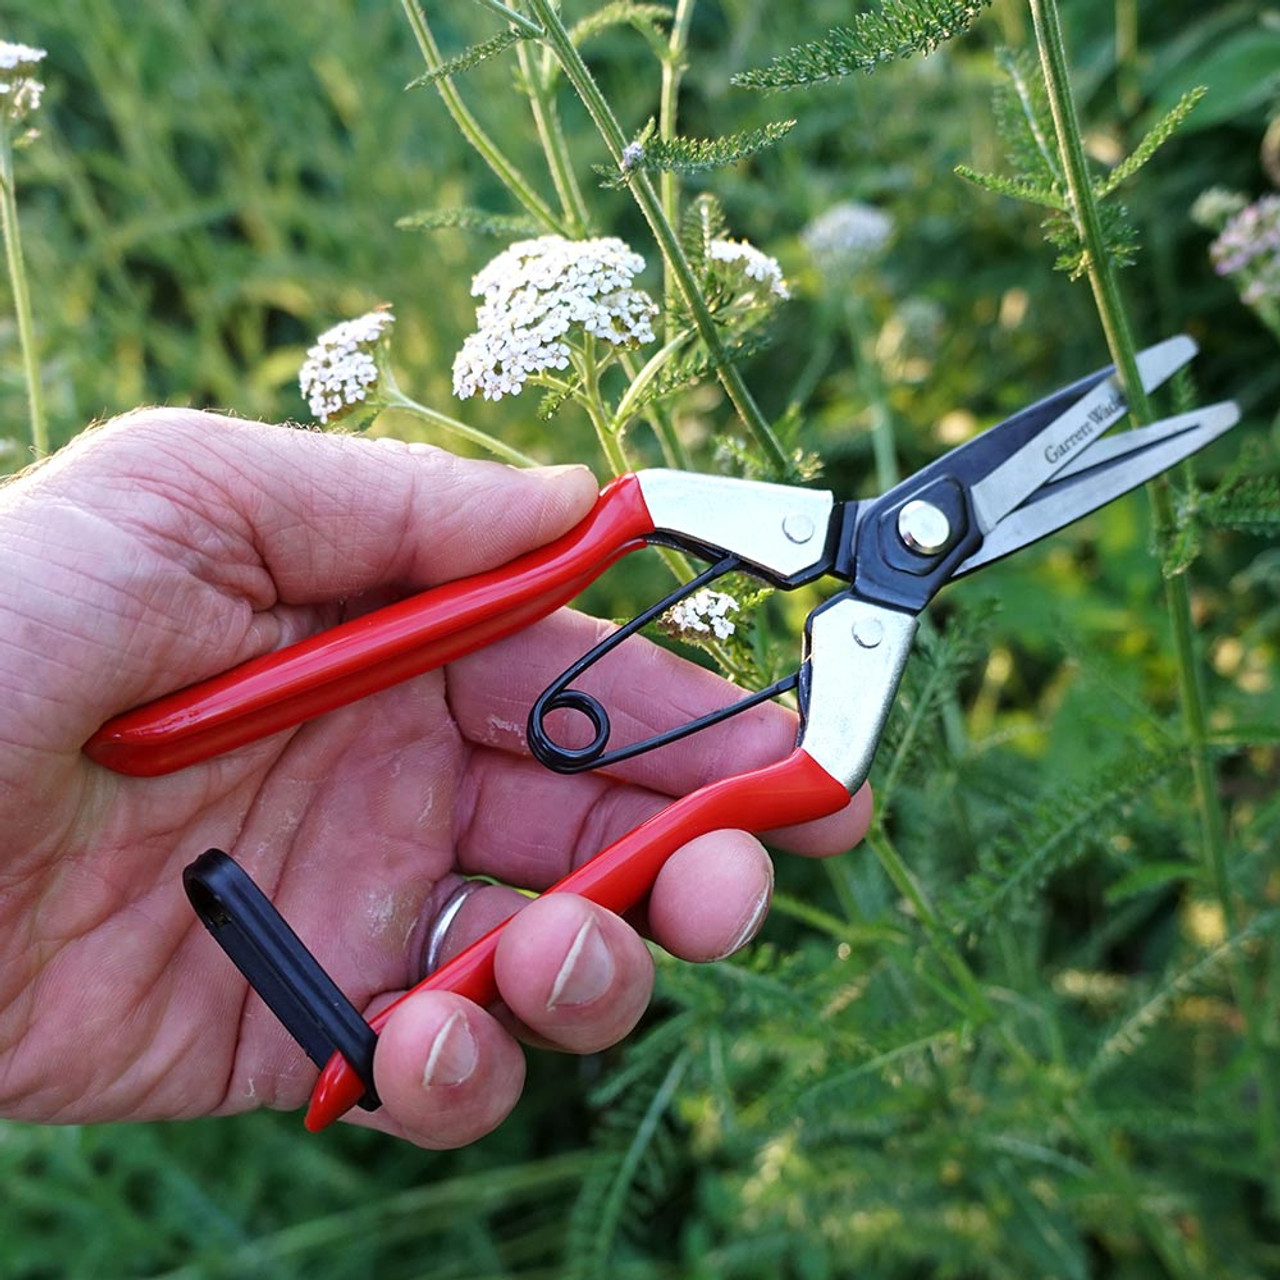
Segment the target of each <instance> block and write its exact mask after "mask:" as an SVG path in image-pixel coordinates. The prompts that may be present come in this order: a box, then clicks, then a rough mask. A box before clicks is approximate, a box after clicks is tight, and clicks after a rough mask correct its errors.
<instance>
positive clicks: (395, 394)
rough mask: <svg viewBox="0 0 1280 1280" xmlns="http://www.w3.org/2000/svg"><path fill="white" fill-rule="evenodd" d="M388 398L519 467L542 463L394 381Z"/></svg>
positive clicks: (394, 404)
mask: <svg viewBox="0 0 1280 1280" xmlns="http://www.w3.org/2000/svg"><path fill="white" fill-rule="evenodd" d="M386 397H387V401H386V404H387V408H388V409H399V410H401V411H402V412H404V413H411V414H413V416H414V417H415V418H421V419H422V420H423V421H424V422H429V423H430V424H431V425H432V426H433V427H439V428H440V429H441V430H442V431H448V432H450V433H451V434H452V435H455V436H460V437H461V438H462V439H463V440H469V441H471V443H472V444H476V445H479V446H480V448H482V449H484V450H486V451H487V452H489V453H491V454H493V456H494V457H495V458H501V459H502V461H503V462H509V463H511V464H512V465H513V466H516V467H536V466H538V461H537V459H536V458H531V457H529V455H528V454H526V453H521V452H520V450H519V449H513V448H512V447H511V446H510V445H509V444H503V442H502V441H501V440H497V439H495V438H494V437H493V436H491V435H489V433H488V432H487V431H481V430H479V429H478V428H476V427H470V426H468V425H467V424H466V423H465V422H459V421H458V419H457V418H451V417H449V415H448V414H447V413H440V412H438V411H437V410H435V409H429V408H428V407H427V406H426V405H425V404H419V403H418V402H417V401H416V400H414V399H412V398H410V397H409V396H407V395H405V394H404V392H403V391H401V390H400V388H399V387H397V386H395V384H394V383H393V384H392V385H391V386H389V387H387V388H386Z"/></svg>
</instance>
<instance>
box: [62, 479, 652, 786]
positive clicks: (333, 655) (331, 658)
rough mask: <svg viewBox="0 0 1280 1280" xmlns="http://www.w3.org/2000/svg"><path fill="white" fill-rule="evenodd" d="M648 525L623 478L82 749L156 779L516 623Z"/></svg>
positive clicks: (636, 490)
mask: <svg viewBox="0 0 1280 1280" xmlns="http://www.w3.org/2000/svg"><path fill="white" fill-rule="evenodd" d="M652 532H653V519H652V517H651V516H650V515H649V510H648V508H647V507H646V506H645V502H644V496H643V494H642V493H641V490H640V482H639V481H638V480H637V479H636V477H635V476H633V475H625V476H622V477H621V478H620V479H618V480H615V481H613V483H612V484H610V485H608V486H606V488H605V489H604V490H603V491H602V492H601V494H600V498H599V500H598V501H597V502H596V505H595V506H594V507H593V508H592V510H591V513H590V514H589V515H588V516H587V517H586V519H584V520H583V521H582V522H581V523H579V524H578V525H576V526H575V527H574V528H573V529H571V530H570V531H569V532H568V533H566V534H565V535H564V536H563V537H561V538H559V539H557V540H556V541H555V542H552V543H549V544H548V545H547V546H545V547H541V548H539V549H538V550H536V551H531V552H529V553H528V554H526V555H523V556H521V557H519V558H518V559H516V560H513V561H512V562H511V563H510V564H507V565H503V566H502V567H500V568H497V569H492V570H489V571H488V572H486V573H481V574H476V575H475V576H474V577H470V578H462V579H459V580H458V581H457V582H450V583H446V584H445V585H444V586H441V587H436V588H434V589H433V590H431V591H425V592H423V593H422V594H420V595H417V596H412V597H410V598H409V599H407V600H402V601H400V602H399V603H398V604H393V605H390V606H388V607H387V608H385V609H379V610H377V611H376V612H374V613H370V614H368V615H366V616H365V617H363V618H355V619H353V620H352V621H350V622H346V623H343V624H342V625H341V626H338V627H334V628H333V629H332V630H330V631H326V632H324V633H322V634H320V635H317V636H312V637H311V638H310V639H308V640H303V641H301V642H299V643H298V644H295V645H291V646H289V647H288V648H287V649H281V650H279V651H278V652H276V653H269V654H265V655H264V656H263V657H261V658H254V659H252V660H251V661H249V662H246V663H244V664H242V665H241V666H239V667H236V668H234V669H233V670H231V671H227V672H224V673H223V674H222V675H220V676H215V677H213V678H212V679H211V680H205V681H203V682H202V683H200V684H195V685H191V686H190V687H188V688H186V689H182V690H179V691H178V692H177V693H172V694H169V695H168V696H167V697H164V698H160V699H158V700H157V701H155V702H152V703H148V704H147V705H146V706H144V707H139V708H137V709H136V710H134V711H129V712H126V713H125V714H124V715H122V716H117V717H116V718H115V719H114V720H110V721H108V722H107V723H106V724H105V725H103V726H102V728H101V729H99V730H98V732H97V733H96V734H94V736H93V737H92V738H91V739H90V740H89V741H88V743H86V744H85V752H86V753H87V754H88V755H89V757H90V758H91V759H93V760H96V761H97V762H98V763H99V764H102V765H106V766H107V767H108V768H111V769H114V770H116V771H117V772H118V773H129V774H135V775H138V776H141V777H152V776H154V775H156V774H161V773H170V772H172V771H173V770H175V769H182V768H185V767H186V766H187V765H190V764H196V763H198V762H199V761H202V760H208V759H210V758H211V757H213V756H216V755H219V754H221V753H222V752H224V751H230V750H232V749H233V748H235V747H240V746H244V745H245V744H246V743H248V742H255V741H257V740H258V739H259V738H265V737H266V736H267V735H268V734H272V733H276V732H277V731H278V730H280V729H288V728H291V727H292V726H293V725H296V724H300V723H301V722H302V721H304V720H309V719H311V718H312V717H313V716H318V715H321V714H322V713H323V712H326V711H332V710H333V709H334V708H336V707H341V706H345V705H346V704H347V703H349V702H354V701H355V700H356V699H357V698H363V697H366V696H367V695H369V694H371V693H376V692H378V691H379V690H380V689H386V688H388V687H390V686H391V685H393V684H397V683H399V682H400V681H402V680H407V679H409V678H410V677H411V676H416V675H421V674H422V673H423V672H424V671H431V670H433V669H434V668H436V667H440V666H443V665H444V664H445V663H447V662H452V661H453V660H454V659H455V658H460V657H462V655H463V654H467V653H471V652H473V651H474V650H476V649H480V648H483V647H484V646H485V645H487V644H491V643H493V642H494V641H495V640H500V639H502V638H503V637H504V636H508V635H511V634H512V633H514V632H516V631H519V630H520V629H521V628H522V627H525V626H528V625H529V623H531V622H535V621H537V620H538V619H539V618H543V617H545V616H546V615H547V614H549V613H552V612H553V611H554V610H556V609H558V608H559V607H560V606H561V605H563V604H567V603H568V602H569V601H570V600H572V599H573V597H574V596H576V595H577V594H578V592H579V591H581V590H582V589H583V588H584V587H585V586H587V584H588V583H590V582H592V581H593V580H594V579H595V578H597V577H598V576H599V575H600V574H601V573H603V572H604V571H605V569H607V568H608V567H609V566H610V565H611V564H613V563H614V562H615V561H616V560H618V559H619V558H620V557H621V556H623V555H625V554H626V553H627V552H629V551H634V550H635V549H636V548H637V547H640V546H643V545H644V538H645V536H646V535H647V534H650V533H652Z"/></svg>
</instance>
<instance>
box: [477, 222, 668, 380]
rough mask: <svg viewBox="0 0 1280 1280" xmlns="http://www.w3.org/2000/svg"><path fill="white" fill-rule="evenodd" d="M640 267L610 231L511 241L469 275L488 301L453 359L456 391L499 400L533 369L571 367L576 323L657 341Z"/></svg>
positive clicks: (622, 342) (611, 335)
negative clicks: (638, 280)
mask: <svg viewBox="0 0 1280 1280" xmlns="http://www.w3.org/2000/svg"><path fill="white" fill-rule="evenodd" d="M643 270H644V259H643V258H642V257H640V255H639V254H638V253H633V252H632V251H631V250H630V249H629V248H628V247H627V246H626V245H625V244H624V243H623V242H622V241H621V240H618V239H616V238H615V237H613V236H607V237H604V238H601V239H596V240H566V239H565V238H564V237H563V236H539V237H538V238H537V239H535V240H521V241H519V242H517V243H516V244H513V245H511V246H510V248H508V249H506V250H504V251H503V252H502V253H500V254H499V255H498V256H497V257H496V258H494V259H493V261H492V262H490V263H489V265H488V266H486V267H485V268H484V269H483V270H482V271H481V272H480V273H479V274H478V275H477V276H476V278H475V279H474V280H473V281H472V282H471V293H472V296H473V297H477V298H483V299H484V302H483V303H482V304H481V306H480V307H479V308H478V309H477V311H476V332H475V333H473V334H472V335H471V336H470V337H469V338H467V340H466V342H464V343H463V344H462V350H461V351H459V352H458V355H457V358H456V359H455V360H454V362H453V391H454V394H455V395H456V396H457V397H458V398H459V399H460V400H465V399H467V397H469V396H473V395H475V394H476V393H477V392H480V393H481V394H482V395H483V396H484V398H485V399H486V400H501V399H502V397H503V396H504V395H515V394H517V393H518V392H519V391H520V389H521V388H522V387H523V386H524V384H525V382H526V380H527V379H528V378H529V377H530V376H531V375H533V374H537V373H542V372H544V371H545V370H547V369H565V368H568V365H569V346H568V344H567V343H566V342H565V341H564V338H565V335H566V334H568V333H569V331H570V330H571V329H575V328H579V329H581V330H582V332H584V333H588V334H590V335H592V337H595V338H600V339H602V340H603V341H605V342H608V343H611V344H612V345H614V346H619V347H620V346H631V345H634V344H636V343H642V342H652V341H653V323H652V320H653V316H654V315H656V314H657V310H658V308H657V307H656V306H655V305H654V302H653V299H652V298H650V297H649V295H648V294H647V293H645V292H644V290H642V289H636V288H633V287H632V285H633V282H634V280H635V277H636V276H637V275H638V274H639V273H640V272H641V271H643Z"/></svg>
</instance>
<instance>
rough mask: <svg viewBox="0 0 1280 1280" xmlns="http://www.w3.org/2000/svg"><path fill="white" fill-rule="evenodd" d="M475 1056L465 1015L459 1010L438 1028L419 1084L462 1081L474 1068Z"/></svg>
mask: <svg viewBox="0 0 1280 1280" xmlns="http://www.w3.org/2000/svg"><path fill="white" fill-rule="evenodd" d="M479 1057H480V1050H479V1048H478V1047H477V1045H476V1038H475V1036H473V1035H472V1034H471V1028H470V1027H469V1026H468V1025H467V1016H466V1014H464V1013H463V1012H462V1011H461V1010H459V1011H458V1012H457V1013H455V1014H453V1015H451V1016H450V1018H449V1020H448V1021H447V1022H446V1023H445V1024H444V1026H443V1027H441V1028H440V1032H439V1034H438V1035H437V1036H436V1038H435V1042H434V1043H433V1044H432V1046H431V1052H430V1053H429V1054H427V1065H426V1066H425V1067H424V1068H423V1069H422V1087H423V1088H424V1089H434V1088H436V1087H437V1086H439V1085H455V1084H462V1083H463V1082H464V1081H465V1080H467V1079H468V1078H469V1077H470V1075H471V1073H472V1072H473V1071H474V1070H475V1069H476V1062H477V1061H478V1060H479Z"/></svg>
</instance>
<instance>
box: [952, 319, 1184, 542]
mask: <svg viewBox="0 0 1280 1280" xmlns="http://www.w3.org/2000/svg"><path fill="white" fill-rule="evenodd" d="M1195 354H1196V344H1195V343H1194V342H1193V341H1192V340H1191V339H1190V338H1188V337H1186V336H1185V335H1179V336H1178V337H1176V338H1169V339H1168V340H1167V341H1165V342H1160V343H1157V344H1156V345H1155V346H1154V347H1148V348H1147V349H1146V350H1145V351H1142V352H1140V353H1139V355H1138V375H1139V377H1140V378H1141V379H1142V386H1143V388H1144V390H1146V391H1153V390H1154V389H1155V388H1156V387H1158V386H1160V384H1161V383H1163V382H1165V381H1167V380H1168V379H1169V378H1170V377H1172V376H1173V374H1175V373H1176V372H1177V371H1178V370H1179V369H1181V368H1182V367H1183V366H1184V365H1186V364H1187V363H1188V362H1189V361H1190V360H1191V359H1192V357H1193V356H1194V355H1195ZM1128 409H1129V405H1128V402H1127V401H1126V400H1125V397H1124V391H1123V389H1122V388H1121V385H1120V377H1119V375H1118V374H1115V373H1113V374H1112V375H1111V376H1110V377H1109V378H1106V379H1104V380H1103V381H1102V382H1100V383H1098V385H1097V386H1095V387H1094V388H1093V390H1091V391H1089V392H1088V393H1087V394H1086V395H1084V396H1082V397H1081V398H1080V399H1079V400H1077V401H1076V402H1075V403H1074V404H1073V405H1072V406H1071V407H1070V408H1069V409H1067V410H1066V411H1065V412H1064V413H1062V414H1061V415H1060V416H1059V417H1057V418H1055V419H1054V420H1053V421H1052V422H1051V423H1049V425H1048V426H1046V427H1045V428H1044V429H1043V430H1042V431H1040V432H1039V433H1037V434H1036V435H1035V436H1034V437H1033V438H1032V439H1030V440H1028V441H1027V443H1026V444H1024V445H1023V446H1022V447H1021V448H1020V449H1018V450H1017V451H1016V452H1015V453H1012V454H1010V455H1009V457H1008V458H1006V459H1005V460H1004V462H1002V463H1001V464H1000V465H999V466H998V467H996V468H995V469H994V470H993V471H991V472H990V473H989V474H988V475H986V476H985V477H983V479H981V480H980V481H978V482H977V483H976V484H975V485H974V486H973V487H972V489H971V490H970V493H971V496H972V499H973V507H974V512H975V514H976V516H977V520H978V526H979V528H980V529H981V530H982V532H983V533H984V534H988V533H990V532H991V531H992V530H994V529H995V528H996V526H997V525H998V524H1000V522H1001V521H1002V520H1003V519H1004V518H1005V517H1006V516H1008V515H1009V513H1010V512H1012V511H1015V510H1016V509H1017V508H1018V507H1020V506H1021V505H1022V504H1023V503H1024V502H1025V501H1026V499H1027V498H1028V497H1030V496H1031V494H1033V493H1034V492H1035V491H1036V490H1037V489H1039V488H1040V487H1041V485H1043V484H1045V483H1046V482H1047V481H1049V480H1050V479H1052V478H1053V477H1054V476H1055V475H1057V474H1058V473H1059V472H1060V471H1062V470H1063V469H1064V468H1066V467H1068V466H1070V465H1072V464H1073V463H1074V461H1075V459H1076V458H1077V457H1079V456H1080V455H1081V454H1082V453H1083V451H1084V450H1086V449H1088V447H1089V446H1090V445H1091V444H1092V443H1093V441H1094V440H1096V439H1097V437H1098V436H1100V435H1101V434H1102V433H1103V432H1104V431H1106V430H1107V428H1108V427H1110V426H1112V425H1113V424H1115V423H1116V422H1118V421H1119V420H1120V419H1121V418H1122V417H1123V416H1124V415H1125V414H1126V413H1127V412H1128Z"/></svg>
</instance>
